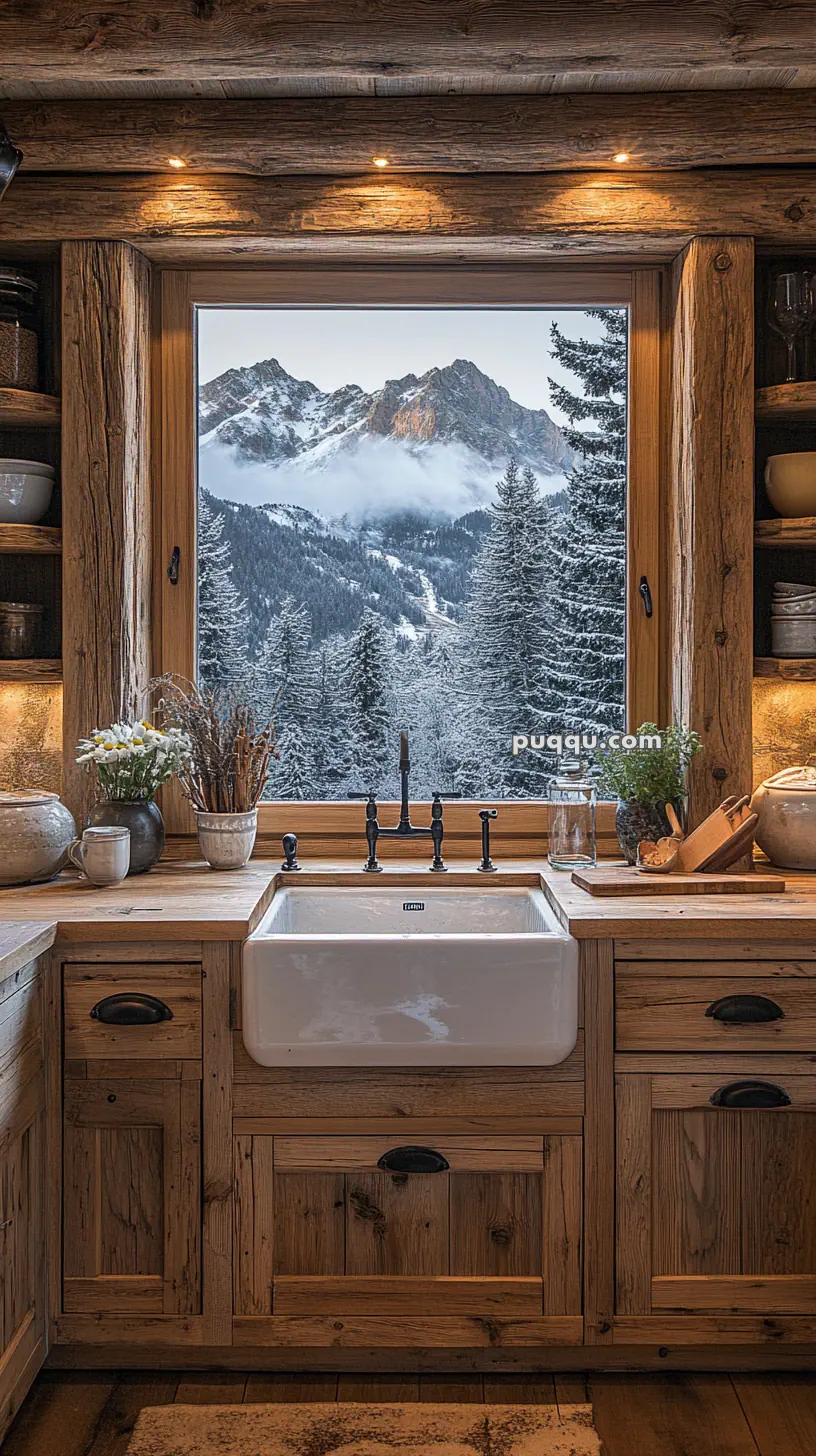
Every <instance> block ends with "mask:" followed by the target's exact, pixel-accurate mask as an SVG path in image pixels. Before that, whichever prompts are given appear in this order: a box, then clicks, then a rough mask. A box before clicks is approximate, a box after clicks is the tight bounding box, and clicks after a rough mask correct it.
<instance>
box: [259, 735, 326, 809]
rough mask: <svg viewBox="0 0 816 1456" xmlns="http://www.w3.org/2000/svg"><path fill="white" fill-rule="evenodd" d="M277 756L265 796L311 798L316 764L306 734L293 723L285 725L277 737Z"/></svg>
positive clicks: (313, 792) (313, 793) (312, 797)
mask: <svg viewBox="0 0 816 1456" xmlns="http://www.w3.org/2000/svg"><path fill="white" fill-rule="evenodd" d="M277 749H278V757H277V758H276V759H275V760H274V762H273V764H272V766H271V771H270V775H269V787H268V790H267V797H268V798H272V799H300V800H303V799H314V798H317V794H316V793H315V777H316V775H315V765H314V762H313V759H312V743H311V739H310V737H309V735H308V733H307V732H306V731H305V730H304V729H303V728H302V727H301V725H300V724H299V723H297V722H295V721H292V722H289V723H287V724H286V727H285V728H283V729H282V730H281V732H280V734H279V736H278V741H277Z"/></svg>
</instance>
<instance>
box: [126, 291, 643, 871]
mask: <svg viewBox="0 0 816 1456" xmlns="http://www.w3.org/2000/svg"><path fill="white" fill-rule="evenodd" d="M666 291H667V289H666V270H665V269H664V268H661V267H634V266H610V267H599V266H592V265H572V266H556V267H551V266H547V265H541V264H535V265H529V264H527V265H525V264H522V265H519V266H515V267H508V266H504V265H501V266H482V267H478V266H470V265H462V264H458V265H454V266H438V267H437V266H433V267H404V266H401V265H384V266H381V267H377V268H372V267H346V268H337V267H320V266H316V265H315V264H314V263H312V264H309V265H292V266H281V267H277V268H265V269H263V270H258V269H252V270H237V269H208V270H206V271H203V270H202V271H199V270H193V269H184V270H181V269H165V270H163V271H162V272H161V273H160V275H159V277H158V280H157V288H156V295H157V296H156V300H155V302H156V308H155V310H154V313H155V316H156V333H155V350H154V381H153V383H154V398H155V399H156V400H157V402H158V405H159V407H158V409H157V410H156V412H155V441H154V443H155V453H156V458H157V462H158V465H159V469H158V471H157V472H156V479H155V490H156V496H157V499H156V501H155V516H154V520H155V522H156V529H155V534H154V553H155V557H156V561H155V571H154V597H153V619H154V631H153V661H154V669H155V671H156V672H157V673H158V672H169V671H174V672H178V673H182V674H184V675H185V676H187V677H192V676H193V675H194V668H195V608H196V573H195V571H194V570H192V569H191V563H193V562H194V561H195V556H196V488H195V486H196V478H197V475H196V472H197V458H196V452H197V440H196V432H195V431H196V411H195V393H194V390H195V370H196V340H195V311H196V309H197V307H199V306H201V305H205V306H206V305H219V304H220V305H227V306H228V305H233V306H235V307H242V306H243V307H252V306H259V307H260V306H264V305H266V306H269V305H275V304H278V305H281V304H284V305H289V306H297V305H302V306H306V305H312V306H313V305H324V306H327V307H330V306H332V305H343V306H349V305H350V304H351V305H354V304H361V305H365V304H368V305H374V304H384V305H388V304H395V305H399V304H403V305H406V304H409V303H410V304H413V305H414V306H417V307H433V306H439V307H444V306H448V307H450V306H452V305H453V306H455V305H467V304H476V305H478V304H482V305H485V304H489V305H492V306H496V307H500V306H505V307H513V306H516V307H543V308H546V307H553V308H556V307H559V306H560V307H565V306H572V307H587V306H601V305H612V306H614V305H617V306H625V307H628V308H629V398H628V434H627V445H628V490H627V589H626V596H627V643H626V652H627V726H628V727H629V729H630V730H631V729H632V728H634V727H636V726H637V725H638V724H639V723H642V722H645V721H652V722H660V721H662V720H663V719H664V717H665V704H666V684H665V681H663V678H664V674H662V673H661V668H660V663H661V659H662V657H663V654H662V652H661V645H662V642H663V635H662V634H663V633H664V631H665V629H666V620H665V612H664V611H663V610H662V607H663V603H664V602H665V601H666V600H667V599H668V593H667V591H666V585H667V583H666V581H665V575H666V573H665V569H664V568H665V562H664V545H663V542H662V541H661V534H660V521H661V520H662V519H664V518H665V512H664V511H663V510H662V503H663V499H664V478H665V474H666V470H665V456H666V450H665V440H666V429H665V420H666V409H665V400H666V398H667V394H668V379H667V363H666V360H667V351H666V347H665V340H666V330H665V327H664V322H663V307H664V299H665V296H666ZM176 547H178V548H179V551H180V563H181V570H180V573H179V580H178V583H177V585H173V584H172V583H171V582H170V580H169V577H168V573H167V565H168V562H169V561H170V558H171V555H172V553H173V551H174V549H175V548H176ZM644 576H645V577H647V578H648V581H649V584H650V588H651V596H652V603H653V612H652V616H651V617H650V618H647V617H646V614H645V611H644V605H643V602H642V600H641V597H640V594H639V590H638V587H639V583H640V581H641V580H642V578H643V577H644ZM163 807H164V811H165V817H166V819H167V824H168V829H169V830H170V832H171V833H174V834H190V833H192V832H193V829H194V822H193V816H192V813H191V812H190V810H189V807H188V806H187V805H186V803H185V802H184V801H183V800H182V798H181V795H180V794H179V793H178V791H177V789H173V790H171V792H169V793H167V792H166V793H165V795H164V804H163ZM396 807H397V806H391V805H389V804H385V803H384V804H383V805H382V810H383V821H384V822H386V823H388V822H390V821H391V817H392V815H393V813H394V811H395V809H396ZM476 807H477V805H476V802H475V801H461V802H458V803H452V804H449V805H447V806H446V809H445V819H446V839H445V844H446V853H447V854H448V856H449V857H450V858H456V857H457V856H461V855H463V854H467V855H471V854H472V852H473V844H474V843H475V841H476V839H477V835H478V831H479V821H478V817H477V815H476V813H475V808H476ZM478 807H481V801H480V802H479V805H478ZM497 807H498V808H499V809H500V817H499V819H498V821H497V824H496V826H495V827H496V831H497V839H498V841H499V844H500V846H501V851H502V853H503V854H504V856H505V857H507V856H508V854H512V856H513V857H514V858H532V857H537V856H539V855H540V854H541V853H542V852H543V850H544V849H545V848H546V814H545V813H544V812H543V811H542V801H541V800H534V799H529V800H521V799H517V800H501V801H499V802H498V803H497ZM598 830H599V853H602V854H603V853H606V854H610V853H616V852H618V851H617V844H616V841H615V835H614V806H613V805H611V804H602V805H599V812H598ZM286 831H293V832H295V833H297V834H298V835H299V836H302V843H303V847H304V849H306V850H307V852H310V853H312V854H316V853H318V854H323V855H329V856H333V857H336V858H348V857H355V858H356V857H359V855H360V853H361V846H362V847H363V848H364V843H363V835H362V810H361V808H360V805H359V804H356V803H354V802H350V801H340V802H317V801H315V802H309V803H303V804H297V803H285V804H280V803H269V804H261V805H260V806H259V840H260V842H261V843H263V841H264V840H271V839H272V838H273V837H277V836H279V835H280V834H281V833H282V832H286ZM389 851H390V852H391V851H393V855H394V857H397V858H398V857H400V855H402V857H405V858H415V857H416V855H417V850H416V841H413V842H409V844H408V845H406V846H402V845H398V844H397V843H396V842H394V843H393V844H390V845H389Z"/></svg>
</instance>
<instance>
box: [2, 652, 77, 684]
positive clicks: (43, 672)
mask: <svg viewBox="0 0 816 1456" xmlns="http://www.w3.org/2000/svg"><path fill="white" fill-rule="evenodd" d="M0 682H6V683H10V682H12V683H58V682H62V659H61V658H59V657H20V658H16V659H15V660H14V661H9V660H8V659H0Z"/></svg>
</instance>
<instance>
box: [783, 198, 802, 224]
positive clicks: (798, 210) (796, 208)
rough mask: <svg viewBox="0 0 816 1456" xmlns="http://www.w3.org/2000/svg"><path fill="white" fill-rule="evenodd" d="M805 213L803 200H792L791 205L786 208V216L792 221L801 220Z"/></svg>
mask: <svg viewBox="0 0 816 1456" xmlns="http://www.w3.org/2000/svg"><path fill="white" fill-rule="evenodd" d="M804 215H805V209H804V207H803V206H802V204H801V202H792V203H791V205H790V207H786V208H785V216H786V218H788V220H789V221H790V222H801V221H802V218H803V217H804Z"/></svg>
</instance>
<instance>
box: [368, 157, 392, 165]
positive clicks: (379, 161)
mask: <svg viewBox="0 0 816 1456" xmlns="http://www.w3.org/2000/svg"><path fill="white" fill-rule="evenodd" d="M371 160H372V162H373V163H374V166H375V167H387V166H388V158H387V157H372V158H371Z"/></svg>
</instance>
